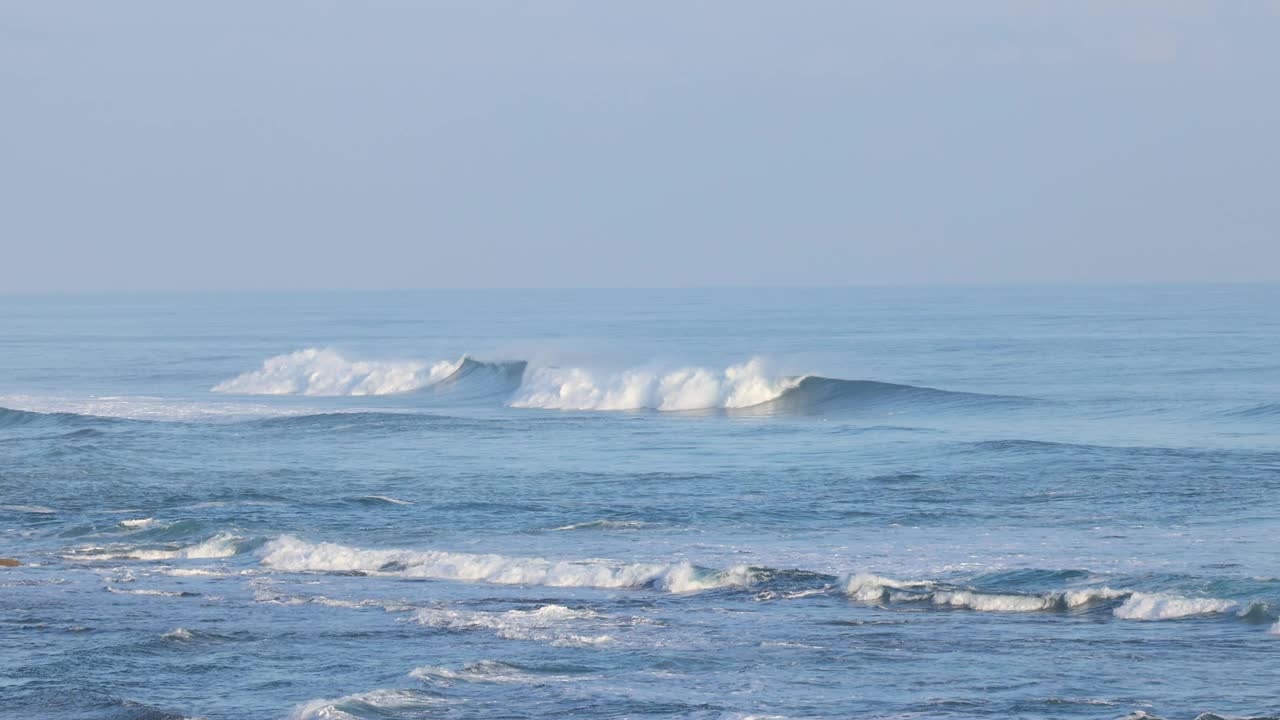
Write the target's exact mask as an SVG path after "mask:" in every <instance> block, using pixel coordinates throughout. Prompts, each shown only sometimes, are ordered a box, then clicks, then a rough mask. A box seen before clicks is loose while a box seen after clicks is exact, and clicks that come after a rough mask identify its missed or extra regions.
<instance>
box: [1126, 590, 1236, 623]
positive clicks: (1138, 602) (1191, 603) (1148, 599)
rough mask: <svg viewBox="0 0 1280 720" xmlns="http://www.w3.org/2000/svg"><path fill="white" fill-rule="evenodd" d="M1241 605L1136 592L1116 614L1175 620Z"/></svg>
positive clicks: (1225, 601)
mask: <svg viewBox="0 0 1280 720" xmlns="http://www.w3.org/2000/svg"><path fill="white" fill-rule="evenodd" d="M1239 606H1240V603H1237V602H1235V601H1232V600H1219V599H1216V598H1188V597H1182V596H1180V595H1169V594H1166V593H1141V592H1136V593H1133V594H1132V595H1130V596H1129V598H1128V599H1127V600H1125V601H1124V604H1122V605H1121V606H1120V607H1118V608H1116V609H1115V612H1114V614H1115V616H1116V617H1118V618H1120V619H1122V620H1174V619H1177V618H1185V617H1194V616H1196V615H1213V614H1216V613H1224V612H1230V611H1232V610H1235V609H1236V608H1238V607H1239Z"/></svg>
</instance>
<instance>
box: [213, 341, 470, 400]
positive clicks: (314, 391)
mask: <svg viewBox="0 0 1280 720" xmlns="http://www.w3.org/2000/svg"><path fill="white" fill-rule="evenodd" d="M460 362H461V361H456V362H448V361H441V362H434V363H429V362H424V361H420V360H400V361H376V360H348V359H347V358H345V357H343V356H342V355H341V354H340V353H338V352H337V351H334V350H330V349H326V348H307V349H305V350H298V351H296V352H292V353H288V354H285V355H276V356H275V357H271V358H267V360H265V361H264V362H263V363H262V367H261V368H259V369H257V370H253V371H250V372H246V373H244V374H241V375H238V376H236V377H234V378H232V379H230V380H226V381H224V382H221V383H218V384H217V385H215V386H213V388H212V390H213V392H218V393H233V394H238V395H295V394H299V395H327V396H337V395H392V394H396V393H405V392H411V391H413V390H418V389H420V388H424V387H426V386H428V385H431V384H432V383H436V382H439V381H440V380H443V379H444V378H446V377H448V376H449V375H450V373H452V372H453V371H454V370H457V369H458V365H459V364H460Z"/></svg>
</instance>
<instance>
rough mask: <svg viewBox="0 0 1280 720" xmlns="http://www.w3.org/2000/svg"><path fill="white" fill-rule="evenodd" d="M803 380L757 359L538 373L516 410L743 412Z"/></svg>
mask: <svg viewBox="0 0 1280 720" xmlns="http://www.w3.org/2000/svg"><path fill="white" fill-rule="evenodd" d="M800 379H801V378H797V377H785V376H781V375H777V374H774V373H771V372H770V371H769V370H768V368H767V367H766V366H765V363H764V362H763V361H762V360H760V359H758V358H756V359H752V360H750V361H748V362H746V363H743V364H742V365H733V366H731V367H728V368H725V369H723V370H710V369H707V368H680V369H677V370H669V371H661V370H639V369H636V370H627V371H625V372H622V373H597V372H591V371H588V370H585V369H582V368H540V369H537V370H534V371H532V372H530V373H527V374H526V376H525V380H524V384H523V385H522V386H521V387H520V390H519V391H518V392H517V393H516V396H515V398H514V399H513V400H512V401H511V405H512V407H521V408H545V409H550V410H641V409H649V410H667V411H677V410H703V409H709V408H740V407H749V406H751V405H758V404H760V403H763V402H768V401H769V400H773V399H774V398H777V397H778V396H779V395H781V394H782V393H784V392H786V391H787V390H789V389H791V388H793V387H795V386H796V385H797V384H799V382H800Z"/></svg>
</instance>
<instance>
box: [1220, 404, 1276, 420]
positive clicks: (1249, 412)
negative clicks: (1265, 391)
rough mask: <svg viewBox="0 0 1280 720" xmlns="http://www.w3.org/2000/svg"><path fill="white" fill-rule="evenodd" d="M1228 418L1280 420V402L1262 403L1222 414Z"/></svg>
mask: <svg viewBox="0 0 1280 720" xmlns="http://www.w3.org/2000/svg"><path fill="white" fill-rule="evenodd" d="M1222 414H1223V415H1225V416H1226V417H1238V418H1280V402H1272V403H1262V404H1259V405H1249V406H1247V407H1242V408H1236V409H1234V410H1227V411H1226V412H1224V413H1222Z"/></svg>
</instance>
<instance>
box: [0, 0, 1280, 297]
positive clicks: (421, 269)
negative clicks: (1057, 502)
mask: <svg viewBox="0 0 1280 720" xmlns="http://www.w3.org/2000/svg"><path fill="white" fill-rule="evenodd" d="M1278 128H1280V0H1278V1H1271V0H1257V1H1251V0H1241V1H1239V2H1183V1H1178V0H1165V1H1157V0H1152V1H1144V0H1128V1H1126V0H1106V1H1102V0H1099V1H1089V0H1080V1H1078V2H1049V1H1045V2H1035V1H1032V0H1026V1H1022V2H1018V1H1014V0H1004V1H996V0H983V1H979V0H973V1H972V2H956V1H946V0H937V1H935V2H916V1H909V0H908V1H899V0H894V1H890V0H883V1H882V2H853V1H849V2H818V1H816V0H812V1H802V2H781V1H779V2H768V3H766V2H749V1H748V2H741V1H739V2H729V1H724V2H709V1H693V0H689V1H685V2H657V1H655V2H643V3H641V2H587V1H582V2H559V1H550V0H548V1H546V2H461V1H459V2H449V3H443V2H390V1H380V2H368V3H357V2H301V1H300V0H280V1H278V2H249V1H247V0H242V1H238V2H217V3H213V2H182V1H175V0H134V1H131V2H117V3H97V2H90V1H89V0H80V1H56V0H3V1H0V130H2V132H0V291H18V292H21V291H68V290H187V289H193V290H218V289H227V290H240V289H244V290H302V289H326V288H344V289H345V288H430V287H614V286H619V287H626V286H643V287H663V286H718V285H810V284H815V285H833V284H834V285H844V284H851V285H857V284H900V283H901V284H933V283H946V284H955V283H975V284H989V283H1011V282H1012V283H1024V282H1025V283H1038V282H1054V283H1058V282H1126V281H1136V282H1212V281H1277V280H1280V196H1278V194H1280V130H1278Z"/></svg>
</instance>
